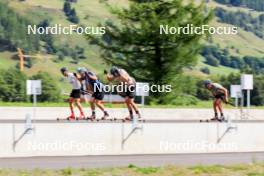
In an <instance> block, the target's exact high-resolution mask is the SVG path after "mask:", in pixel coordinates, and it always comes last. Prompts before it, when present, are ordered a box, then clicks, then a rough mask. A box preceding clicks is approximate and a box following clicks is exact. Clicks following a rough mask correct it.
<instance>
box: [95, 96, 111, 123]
mask: <svg viewBox="0 0 264 176" xmlns="http://www.w3.org/2000/svg"><path fill="white" fill-rule="evenodd" d="M95 104H96V106H97V107H98V108H99V109H100V110H101V111H102V112H103V113H104V116H103V117H102V119H105V118H107V117H109V114H108V112H107V111H106V110H105V107H104V104H103V102H102V100H95Z"/></svg>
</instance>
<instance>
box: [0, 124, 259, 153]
mask: <svg viewBox="0 0 264 176" xmlns="http://www.w3.org/2000/svg"><path fill="white" fill-rule="evenodd" d="M231 126H232V127H236V128H237V129H231V128H228V127H231ZM231 126H230V124H227V123H142V124H141V123H138V124H137V127H138V128H140V127H142V129H138V130H135V132H134V133H132V134H131V135H130V136H129V134H130V132H131V131H132V129H133V128H134V127H135V125H132V124H130V123H38V124H35V130H34V131H33V132H32V131H31V132H30V133H29V134H25V135H24V136H23V135H22V134H23V132H24V130H25V124H23V123H13V124H12V123H3V124H0V133H1V134H0V141H1V145H0V157H22V156H23V157H24V156H25V157H26V156H68V155H69V156H70V155H119V154H165V153H166V154H167V153H207V152H208V153H211V152H249V151H264V138H263V134H264V128H263V123H236V124H231ZM227 129H230V131H228V130H227Z"/></svg>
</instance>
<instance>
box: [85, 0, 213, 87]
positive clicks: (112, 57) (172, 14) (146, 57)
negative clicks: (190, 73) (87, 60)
mask: <svg viewBox="0 0 264 176" xmlns="http://www.w3.org/2000/svg"><path fill="white" fill-rule="evenodd" d="M130 2H131V3H130V6H129V7H128V8H123V9H116V8H112V10H111V12H112V13H113V14H114V15H116V16H117V18H118V19H119V20H120V23H118V24H117V23H116V24H115V23H114V22H112V21H109V20H108V21H107V22H105V23H104V24H101V25H102V26H106V33H105V34H104V35H103V36H102V37H101V38H95V37H94V36H91V35H90V36H89V39H90V40H91V43H95V44H96V45H99V46H100V47H101V48H102V56H103V58H104V59H105V60H106V61H107V62H108V63H110V64H113V65H117V66H120V67H122V68H124V69H126V70H128V71H129V72H130V73H131V74H132V75H133V76H134V77H136V78H137V79H138V80H141V81H147V82H150V83H151V84H165V83H167V84H172V83H175V82H174V81H175V80H174V77H175V75H177V74H180V73H181V72H182V70H183V68H184V67H189V66H192V65H194V64H195V63H196V60H197V58H196V56H197V54H198V52H199V49H200V39H201V37H202V35H195V34H189V35H185V34H180V35H176V34H160V25H168V26H169V27H176V28H177V27H183V26H186V25H187V24H193V25H194V26H201V25H204V24H207V23H208V22H209V21H210V19H211V13H206V12H205V6H204V4H203V3H202V4H199V5H197V4H196V5H195V4H194V3H189V4H187V5H186V4H184V3H183V1H182V0H172V1H166V0H158V1H157V0H148V1H143V0H133V1H132V0H131V1H130ZM105 39H107V40H105Z"/></svg>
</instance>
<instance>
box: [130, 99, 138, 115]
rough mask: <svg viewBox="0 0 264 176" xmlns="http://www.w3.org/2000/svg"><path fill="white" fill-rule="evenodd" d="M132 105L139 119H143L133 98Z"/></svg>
mask: <svg viewBox="0 0 264 176" xmlns="http://www.w3.org/2000/svg"><path fill="white" fill-rule="evenodd" d="M130 105H131V107H132V108H133V109H134V111H135V113H136V114H137V115H138V118H141V114H140V112H139V110H138V106H137V105H136V103H135V102H134V99H133V98H131V99H130Z"/></svg>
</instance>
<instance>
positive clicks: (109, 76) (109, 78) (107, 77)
mask: <svg viewBox="0 0 264 176" xmlns="http://www.w3.org/2000/svg"><path fill="white" fill-rule="evenodd" d="M106 79H107V80H108V81H114V80H115V77H114V76H113V75H110V74H107V75H106Z"/></svg>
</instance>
